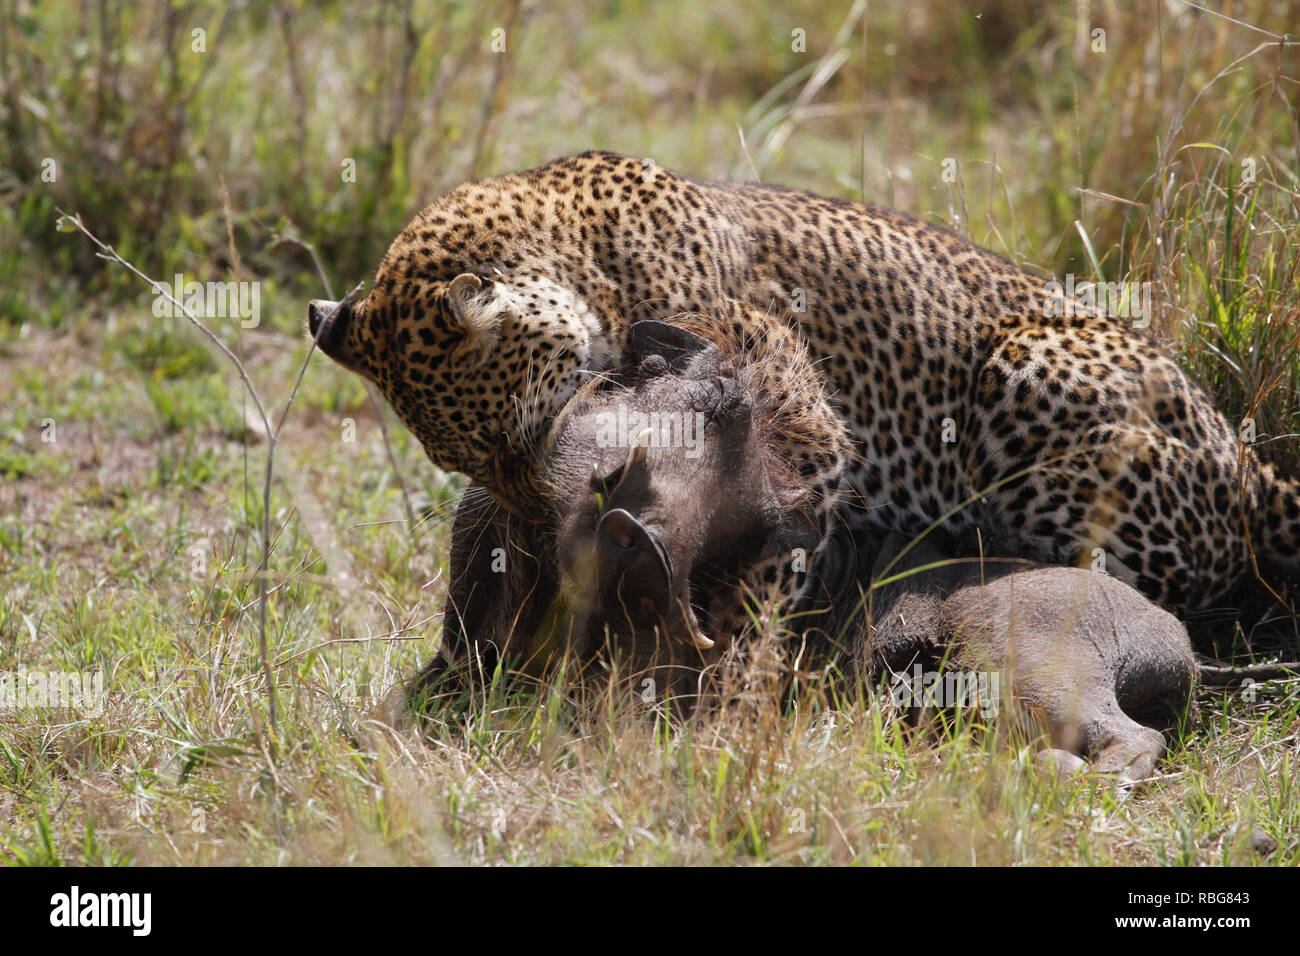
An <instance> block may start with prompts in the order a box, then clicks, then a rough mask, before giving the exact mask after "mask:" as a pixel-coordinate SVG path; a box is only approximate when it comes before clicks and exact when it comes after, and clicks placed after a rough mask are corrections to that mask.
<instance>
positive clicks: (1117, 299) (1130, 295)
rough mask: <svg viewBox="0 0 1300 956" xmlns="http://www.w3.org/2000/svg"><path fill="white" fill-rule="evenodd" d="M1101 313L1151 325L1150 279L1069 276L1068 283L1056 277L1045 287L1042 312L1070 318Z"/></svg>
mask: <svg viewBox="0 0 1300 956" xmlns="http://www.w3.org/2000/svg"><path fill="white" fill-rule="evenodd" d="M1097 312H1100V313H1101V314H1103V315H1109V316H1112V317H1114V318H1125V319H1132V320H1133V327H1134V328H1137V329H1145V328H1147V327H1148V326H1149V325H1150V324H1151V283H1150V282H1079V283H1077V284H1076V283H1075V281H1074V276H1073V275H1067V276H1066V277H1065V282H1064V283H1060V282H1057V281H1056V280H1055V279H1053V280H1052V281H1051V282H1048V283H1046V284H1045V285H1044V286H1043V315H1045V316H1047V317H1048V318H1070V317H1073V316H1075V315H1092V314H1094V313H1097Z"/></svg>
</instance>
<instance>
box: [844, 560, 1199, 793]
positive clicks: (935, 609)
mask: <svg viewBox="0 0 1300 956" xmlns="http://www.w3.org/2000/svg"><path fill="white" fill-rule="evenodd" d="M909 543H910V541H909V539H908V538H905V537H903V536H901V535H891V536H889V537H887V538H886V539H885V540H884V542H883V543H882V544H881V547H880V551H879V554H878V555H877V557H876V561H875V566H874V569H873V577H875V578H876V579H877V580H887V579H888V578H891V577H893V576H894V575H897V574H900V573H901V572H904V571H907V570H911V569H915V568H921V567H925V566H927V565H931V564H935V563H938V562H944V561H945V560H947V559H949V557H950V554H951V549H945V548H942V547H939V546H937V545H935V544H930V543H929V542H928V540H922V541H921V542H919V543H918V544H916V545H914V546H913V547H912V548H911V549H910V550H908V551H907V552H906V553H905V554H904V553H902V552H903V551H904V549H906V548H907V547H908V545H909ZM871 620H872V626H871V627H870V629H869V630H867V631H865V632H863V633H862V636H861V638H860V640H861V643H860V644H859V647H858V652H857V654H856V655H855V656H856V658H857V659H858V660H859V661H860V662H861V665H862V668H863V670H864V671H865V673H866V675H867V676H869V677H871V678H877V679H878V678H880V677H882V676H885V675H886V674H893V675H895V677H894V678H893V680H894V685H893V686H894V688H895V699H898V700H900V702H903V703H913V704H918V703H919V704H924V703H933V702H934V701H932V700H918V699H917V697H918V696H919V695H917V694H915V693H914V689H915V688H914V686H913V685H914V684H915V683H916V678H917V676H918V674H919V673H922V672H923V673H925V674H926V675H927V676H929V675H937V674H939V673H941V672H942V671H944V670H947V671H955V672H957V673H960V674H965V675H967V683H968V684H969V682H970V675H979V677H980V678H981V681H980V689H981V692H982V696H981V697H980V699H979V700H977V701H971V700H968V701H952V700H947V701H939V703H941V704H948V705H952V704H957V705H959V706H961V705H965V706H972V705H975V706H981V707H987V706H988V704H989V703H990V701H989V700H988V697H987V689H988V688H989V687H992V688H993V689H994V691H995V696H999V697H1000V698H1001V700H1002V702H1003V703H1006V704H1010V705H1011V708H1012V709H1013V710H1014V711H1016V712H1018V713H1019V714H1020V715H1032V716H1033V717H1035V718H1037V720H1038V721H1039V723H1040V724H1041V726H1042V728H1043V729H1044V730H1045V731H1046V733H1047V735H1048V738H1049V739H1050V741H1051V745H1052V748H1053V749H1051V750H1049V751H1047V752H1045V754H1044V756H1045V757H1046V758H1048V759H1050V760H1052V761H1053V762H1055V764H1056V765H1057V766H1058V767H1061V768H1063V769H1067V770H1075V769H1080V768H1082V767H1083V766H1084V763H1085V758H1086V759H1087V761H1089V762H1090V765H1091V769H1094V770H1096V771H1099V772H1107V773H1115V774H1118V775H1119V777H1120V779H1121V781H1124V782H1134V781H1137V780H1140V779H1142V778H1144V777H1146V776H1148V775H1150V773H1151V771H1152V769H1153V768H1154V766H1155V763H1156V761H1157V760H1158V759H1159V758H1160V756H1161V754H1162V753H1163V752H1164V747H1165V742H1164V737H1163V736H1162V734H1161V733H1160V731H1159V730H1157V729H1155V727H1157V726H1158V727H1168V726H1170V724H1171V723H1172V721H1173V719H1175V718H1176V717H1177V715H1178V714H1180V713H1182V712H1183V711H1184V710H1185V709H1186V707H1187V705H1188V701H1189V698H1190V695H1191V692H1192V688H1193V686H1194V684H1195V680H1196V673H1197V668H1196V660H1195V658H1194V656H1193V654H1192V648H1191V644H1190V642H1189V641H1188V637H1187V631H1186V629H1185V628H1184V627H1183V625H1182V624H1181V623H1180V622H1179V621H1178V619H1177V618H1175V617H1174V616H1173V615H1172V614H1169V613H1168V612H1166V611H1163V610H1161V609H1160V608H1158V607H1157V606H1156V605H1154V604H1152V603H1151V602H1150V601H1148V600H1147V599H1146V598H1145V597H1143V596H1142V595H1141V594H1139V593H1138V592H1137V591H1135V590H1134V589H1133V588H1131V587H1129V586H1128V585H1127V584H1125V583H1123V582H1122V581H1119V580H1118V579H1116V578H1113V577H1110V576H1109V575H1107V574H1105V573H1102V572H1096V571H1088V570H1084V569H1081V568H1065V567H1037V568H1031V569H1028V570H1026V569H1025V568H1024V566H1023V564H1019V563H1011V562H1006V561H1000V562H979V561H967V562H961V563H950V564H947V565H945V566H942V567H939V568H936V569H932V570H927V571H921V572H918V573H915V574H911V575H908V576H906V577H902V578H900V579H898V580H896V581H893V582H892V583H888V584H885V585H884V586H883V587H880V588H877V589H876V591H875V592H873V597H872V613H871ZM932 681H933V683H934V684H935V685H936V686H941V687H942V686H945V684H944V683H943V681H942V680H941V679H939V678H937V677H936V678H932ZM946 686H951V682H949V683H948V685H946Z"/></svg>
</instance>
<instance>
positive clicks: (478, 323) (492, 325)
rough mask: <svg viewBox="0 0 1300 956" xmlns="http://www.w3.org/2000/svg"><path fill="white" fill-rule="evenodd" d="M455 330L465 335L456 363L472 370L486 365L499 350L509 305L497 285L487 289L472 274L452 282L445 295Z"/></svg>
mask: <svg viewBox="0 0 1300 956" xmlns="http://www.w3.org/2000/svg"><path fill="white" fill-rule="evenodd" d="M443 295H444V298H445V299H446V300H447V312H448V316H449V318H450V320H451V324H452V328H453V329H454V330H455V331H457V332H460V333H461V334H462V335H464V336H465V340H464V341H463V342H462V343H460V344H459V345H457V346H456V348H455V351H454V352H453V353H452V357H453V360H454V361H458V362H465V363H467V364H468V365H469V366H470V367H471V368H473V367H475V366H478V365H481V364H483V362H484V361H486V360H487V357H488V354H489V353H491V351H492V349H493V348H495V347H496V344H497V339H498V337H499V336H500V329H501V320H502V318H504V316H505V314H506V312H507V311H508V310H509V304H508V303H507V301H506V299H505V297H504V296H502V295H501V293H500V292H499V290H498V289H497V287H496V284H495V283H492V284H490V285H489V286H488V287H487V288H484V287H483V280H482V279H480V278H479V277H478V276H476V275H474V274H473V273H470V272H462V273H461V274H460V275H458V276H456V278H454V279H452V280H451V282H450V283H449V284H448V286H447V291H446V292H445V293H443Z"/></svg>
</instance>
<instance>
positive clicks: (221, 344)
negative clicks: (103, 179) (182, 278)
mask: <svg viewBox="0 0 1300 956" xmlns="http://www.w3.org/2000/svg"><path fill="white" fill-rule="evenodd" d="M58 213H59V215H60V217H61V218H60V221H59V225H60V228H64V227H67V226H71V228H72V229H75V230H76V231H78V232H80V233H81V234H82V235H84V236H85V237H86V238H87V239H89V240H90V241H91V243H93V244H94V246H95V247H96V250H97V251H96V253H95V255H96V256H98V257H99V258H101V259H104V260H106V261H108V262H115V263H117V264H118V265H120V266H122V267H123V268H125V269H126V270H127V271H128V272H130V273H131V274H132V275H134V276H136V277H137V278H139V279H140V280H141V281H143V282H145V283H147V284H148V285H149V287H150V288H151V289H153V290H154V292H155V293H156V294H159V295H162V296H163V297H164V298H166V299H167V301H168V302H170V303H171V304H172V305H173V306H174V307H175V308H176V309H178V310H179V311H180V313H181V314H182V315H184V316H185V318H187V319H188V320H189V321H190V323H191V324H192V325H193V326H194V327H195V328H197V329H198V330H199V331H200V332H202V333H203V335H204V336H205V337H206V338H207V339H208V340H209V341H210V342H211V343H212V345H213V346H214V347H215V348H216V349H217V350H218V351H220V352H221V353H222V354H223V355H225V356H226V358H227V359H229V360H230V363H231V365H233V366H234V368H235V371H236V372H237V373H238V375H239V379H240V381H241V382H242V383H243V385H244V389H245V390H246V391H247V393H248V397H249V398H250V399H252V402H253V405H254V407H255V408H256V409H257V415H258V418H259V419H260V421H261V425H262V431H263V433H264V434H265V435H266V474H265V477H264V480H263V483H262V559H261V562H260V564H259V566H258V575H257V577H258V581H259V592H258V622H257V645H258V654H259V656H260V658H261V665H262V679H263V681H264V683H265V686H266V695H267V709H268V716H269V723H270V727H271V736H272V738H273V739H272V742H271V751H272V752H273V751H274V749H275V744H276V742H277V741H278V740H279V712H280V707H279V701H278V699H277V696H276V693H275V680H274V676H273V673H272V669H271V656H270V650H269V647H268V644H267V639H266V605H267V598H268V596H269V584H268V581H269V577H270V575H269V574H267V571H268V570H269V568H270V564H271V480H272V478H273V477H274V474H275V448H276V443H277V440H278V439H279V437H280V429H281V428H283V427H284V422H285V419H286V418H287V417H288V414H289V409H290V408H291V407H292V406H293V402H294V399H295V398H296V397H297V396H298V389H299V387H300V386H301V385H302V379H303V376H304V375H305V374H306V372H307V366H308V365H309V364H310V362H311V356H312V353H313V352H315V351H316V339H317V338H319V336H320V333H321V332H322V331H323V330H324V329H325V328H326V326H327V325H328V324H329V321H328V319H326V320H325V321H322V322H321V323H320V325H319V326H318V327H317V330H316V337H315V338H313V339H312V343H311V347H310V348H309V349H308V350H307V355H306V356H305V357H304V358H303V361H302V366H301V367H300V368H299V369H298V377H297V378H296V379H295V380H294V383H293V389H292V390H291V391H290V393H289V398H288V400H286V401H285V403H284V409H283V410H282V411H281V413H280V418H279V421H278V422H277V423H276V424H275V426H274V427H272V425H271V416H270V415H269V414H268V413H267V410H266V405H265V404H264V403H263V401H262V397H261V395H259V394H258V391H257V388H256V387H254V385H253V381H252V379H251V378H249V375H248V370H247V369H246V368H245V367H244V363H243V362H242V361H241V360H240V358H239V356H238V355H236V354H235V353H234V351H232V350H231V348H230V346H229V345H227V344H226V343H225V341H224V340H223V339H222V338H221V337H220V336H219V335H217V334H216V333H215V332H213V331H212V329H210V328H208V327H207V326H206V325H204V324H203V322H202V320H201V319H199V317H198V316H197V315H195V314H194V312H193V311H191V310H190V309H189V307H188V306H186V305H185V303H183V302H180V301H178V300H177V299H176V298H175V297H174V296H173V295H172V294H171V290H170V289H169V288H168V286H167V285H166V284H164V283H161V282H157V281H155V280H154V279H151V278H150V277H149V276H148V275H146V274H145V273H144V272H142V271H141V270H140V269H138V268H136V266H135V265H134V264H132V263H131V262H129V261H127V260H126V259H124V258H123V257H122V255H121V254H120V253H118V251H117V250H116V249H114V248H113V247H112V246H110V245H109V244H108V243H106V242H104V241H103V240H101V239H100V238H99V237H98V236H96V235H95V234H94V233H93V232H91V231H90V229H89V228H88V227H87V226H86V224H85V223H84V222H83V221H82V219H81V216H80V214H78V215H75V216H70V215H68V214H67V213H65V212H64V211H63V210H62V209H59V210H58ZM360 289H361V286H360V284H358V285H357V287H356V288H354V289H353V290H352V291H351V292H349V293H348V294H347V296H345V297H344V299H343V302H340V303H339V305H338V306H337V307H336V310H335V311H337V310H338V309H339V308H342V306H343V305H345V304H346V303H348V302H349V301H351V300H352V299H353V298H354V297H355V296H356V294H357V292H359V291H360ZM331 318H332V316H331Z"/></svg>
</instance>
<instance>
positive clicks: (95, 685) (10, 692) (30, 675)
mask: <svg viewBox="0 0 1300 956" xmlns="http://www.w3.org/2000/svg"><path fill="white" fill-rule="evenodd" d="M36 708H44V709H54V710H76V711H79V712H81V713H84V714H89V715H91V716H94V715H96V714H100V713H102V712H103V710H104V672H103V671H29V670H25V669H23V668H19V669H18V670H16V671H0V713H5V712H7V711H15V710H28V709H36Z"/></svg>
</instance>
